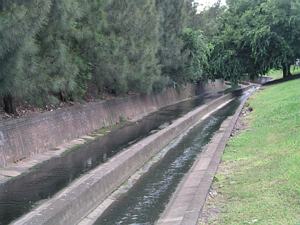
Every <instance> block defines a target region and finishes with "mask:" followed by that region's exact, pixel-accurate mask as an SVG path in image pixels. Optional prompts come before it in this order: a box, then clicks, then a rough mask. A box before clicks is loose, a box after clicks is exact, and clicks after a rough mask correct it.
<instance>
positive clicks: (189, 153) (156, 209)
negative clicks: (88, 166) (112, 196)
mask: <svg viewBox="0 0 300 225" xmlns="http://www.w3.org/2000/svg"><path fill="white" fill-rule="evenodd" d="M239 104H240V100H238V99H237V100H234V101H232V102H231V103H229V104H228V105H226V106H225V107H224V108H222V109H220V110H219V111H217V112H216V113H214V114H212V115H211V116H209V117H208V118H207V119H205V120H204V121H203V122H201V123H200V124H198V125H196V126H195V127H194V128H193V129H191V130H190V131H189V132H188V134H187V135H185V136H184V137H183V138H182V139H181V140H180V141H179V143H178V144H177V145H176V146H174V147H172V148H171V149H170V150H169V152H168V153H167V155H166V156H165V157H164V158H163V159H162V160H161V161H160V162H159V163H158V164H156V165H155V166H153V167H152V168H151V169H150V171H149V172H148V173H147V174H145V175H144V176H143V177H142V178H141V179H140V180H139V181H138V182H137V183H136V185H134V187H133V188H131V189H130V190H129V191H128V192H127V193H126V194H124V195H123V196H122V197H121V198H120V199H119V200H117V201H116V202H115V203H114V204H113V205H112V206H111V207H110V208H109V209H107V210H106V211H105V212H104V214H103V215H102V216H101V217H100V218H99V219H98V220H97V222H96V223H95V224H96V225H121V224H124V225H129V224H132V225H133V224H134V225H138V224H139V225H152V224H154V223H155V222H156V221H157V220H158V219H159V215H160V214H161V213H162V212H163V211H164V209H165V207H166V204H167V203H168V202H169V200H170V198H171V196H172V194H173V193H174V191H175V190H176V188H177V185H178V184H179V182H180V181H181V179H182V178H183V176H184V175H185V174H186V173H187V172H188V170H189V169H190V168H191V166H192V165H193V163H194V160H195V159H196V157H197V155H198V154H199V153H200V152H201V150H202V148H203V146H204V145H206V144H207V143H208V142H209V141H210V139H211V138H212V136H213V134H214V133H215V132H216V131H217V130H218V129H219V128H220V125H221V123H222V122H223V121H224V120H225V119H226V118H227V117H228V116H231V115H233V114H234V112H235V111H236V109H237V107H238V106H239Z"/></svg>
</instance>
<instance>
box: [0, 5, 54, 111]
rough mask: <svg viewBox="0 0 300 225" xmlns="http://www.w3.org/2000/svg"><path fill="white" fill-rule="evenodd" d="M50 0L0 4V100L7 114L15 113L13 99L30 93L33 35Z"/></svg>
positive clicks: (34, 73)
mask: <svg viewBox="0 0 300 225" xmlns="http://www.w3.org/2000/svg"><path fill="white" fill-rule="evenodd" d="M51 5H52V2H51V0H42V1H35V0H31V1H18V0H11V1H1V3H0V12H1V23H0V96H1V97H2V98H3V104H4V109H5V111H6V112H7V113H16V109H15V102H14V99H15V97H22V96H23V95H26V94H28V93H29V92H31V91H32V88H33V86H32V85H30V83H31V81H32V79H33V78H34V77H36V76H37V59H36V57H35V54H36V51H37V46H36V43H35V41H34V37H35V35H36V34H37V33H38V32H39V30H40V29H41V28H42V26H43V25H44V24H45V23H46V22H47V15H48V13H49V11H50V8H51Z"/></svg>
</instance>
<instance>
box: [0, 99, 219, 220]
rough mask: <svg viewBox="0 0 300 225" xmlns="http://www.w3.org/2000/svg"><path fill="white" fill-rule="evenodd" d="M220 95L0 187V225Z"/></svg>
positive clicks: (130, 127) (184, 105)
mask: <svg viewBox="0 0 300 225" xmlns="http://www.w3.org/2000/svg"><path fill="white" fill-rule="evenodd" d="M219 96H220V95H214V96H206V97H203V96H202V97H199V98H195V99H192V100H188V101H185V102H181V103H178V104H175V105H172V106H168V107H166V108H163V109H161V110H159V111H157V112H155V113H152V114H150V115H149V116H146V117H145V118H143V119H142V120H140V121H137V122H132V123H127V124H126V125H124V126H122V127H121V128H119V129H115V130H114V131H112V132H111V133H109V134H108V135H105V136H103V137H102V138H100V139H98V140H96V141H93V142H90V143H87V144H85V145H83V146H80V147H79V149H76V150H72V151H69V152H67V153H66V154H64V155H63V156H62V157H58V158H54V159H52V160H49V161H47V162H45V163H43V164H41V165H40V166H38V167H37V168H34V169H33V170H32V171H31V172H30V173H27V174H26V175H23V176H21V177H17V178H16V179H13V180H11V181H9V182H7V183H5V184H3V185H0V224H1V225H4V224H8V223H9V222H11V221H12V220H14V219H16V218H18V217H20V216H21V215H23V214H25V213H27V212H29V211H30V210H31V209H32V208H34V207H35V206H37V205H39V203H41V202H42V201H44V200H47V199H48V198H50V197H51V196H53V195H54V194H55V193H57V192H58V191H60V190H61V189H63V188H64V187H66V186H68V185H69V184H70V183H71V182H72V181H74V180H75V179H76V178H78V177H80V176H81V175H83V174H84V173H86V172H88V171H90V170H91V169H93V168H95V167H96V166H98V165H100V164H101V163H104V162H105V161H106V160H108V159H109V158H111V157H113V156H114V155H116V154H117V153H118V152H120V151H122V150H123V149H124V148H126V147H128V146H129V145H131V144H133V143H135V142H137V141H138V140H140V139H142V138H144V137H146V136H148V135H149V134H150V133H153V132H155V131H157V130H159V129H161V128H163V127H164V126H167V125H169V124H170V123H172V121H173V120H175V119H177V118H179V117H180V116H182V115H184V114H186V113H187V112H189V111H191V110H193V109H194V108H195V107H197V106H199V105H202V104H204V103H205V102H208V101H211V100H212V99H215V98H217V97H219Z"/></svg>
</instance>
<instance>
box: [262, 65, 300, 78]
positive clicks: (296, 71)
mask: <svg viewBox="0 0 300 225" xmlns="http://www.w3.org/2000/svg"><path fill="white" fill-rule="evenodd" d="M291 73H292V74H293V75H295V74H300V67H296V66H292V68H291ZM267 76H270V77H272V78H273V79H275V80H277V79H281V78H282V77H283V76H282V70H270V71H269V72H268V74H267Z"/></svg>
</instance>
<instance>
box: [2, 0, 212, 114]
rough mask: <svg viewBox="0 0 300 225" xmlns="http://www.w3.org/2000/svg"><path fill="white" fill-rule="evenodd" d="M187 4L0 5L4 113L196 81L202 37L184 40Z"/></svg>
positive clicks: (103, 0)
mask: <svg viewBox="0 0 300 225" xmlns="http://www.w3.org/2000/svg"><path fill="white" fill-rule="evenodd" d="M192 2H193V1H192V0H184V1H182V0H164V1H162V0H140V1H134V0H82V1H79V0H39V1H38V0H26V1H21V0H3V1H1V2H0V19H1V20H0V21H1V22H0V97H1V98H2V99H3V103H4V106H5V110H6V111H7V112H15V107H14V104H13V103H14V102H15V100H18V101H21V102H22V101H29V102H31V103H33V104H38V105H43V104H47V103H51V104H55V103H58V102H59V101H70V100H71V101H72V100H76V99H79V100H80V99H84V98H85V97H86V96H88V95H91V94H92V95H95V96H97V95H99V94H101V93H105V92H106V93H110V94H116V95H118V94H125V93H128V92H135V93H149V92H152V91H159V90H162V89H163V88H164V87H166V86H167V85H170V84H171V83H172V82H171V81H174V82H177V83H181V82H182V83H183V82H189V81H194V80H195V79H198V78H200V77H201V78H203V76H202V75H203V71H202V70H203V67H204V64H205V62H204V61H203V60H205V56H204V55H205V54H207V52H205V51H206V50H205V48H204V42H202V41H203V40H202V35H198V34H197V35H192V36H191V37H193V38H191V39H189V38H188V36H189V35H188V33H184V29H185V28H186V27H188V26H191V23H192V22H191V21H192V19H193V18H194V16H195V13H196V9H195V7H194V5H193V3H192ZM190 34H191V33H190ZM196 36H197V37H196ZM200 39H201V40H200ZM190 47H191V48H192V49H189V48H190ZM197 47H199V48H201V49H195V48H197ZM202 50H203V51H204V52H202ZM192 58H193V59H192ZM202 63H204V64H203V65H202ZM198 69H199V71H196V70H198Z"/></svg>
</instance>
